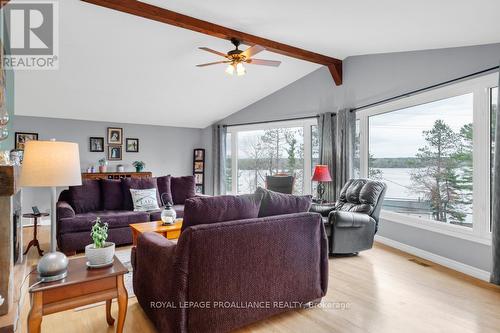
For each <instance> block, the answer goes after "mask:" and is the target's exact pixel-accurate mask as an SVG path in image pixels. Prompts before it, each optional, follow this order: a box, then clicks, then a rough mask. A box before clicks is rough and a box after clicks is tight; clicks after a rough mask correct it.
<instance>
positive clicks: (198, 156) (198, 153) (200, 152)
mask: <svg viewBox="0 0 500 333" xmlns="http://www.w3.org/2000/svg"><path fill="white" fill-rule="evenodd" d="M194 160H195V161H204V160H205V149H195V150H194Z"/></svg>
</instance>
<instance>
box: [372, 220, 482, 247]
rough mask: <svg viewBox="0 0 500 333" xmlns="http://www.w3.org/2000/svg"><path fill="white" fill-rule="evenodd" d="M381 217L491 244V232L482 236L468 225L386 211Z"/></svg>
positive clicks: (414, 226)
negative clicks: (444, 222) (462, 225)
mask: <svg viewBox="0 0 500 333" xmlns="http://www.w3.org/2000/svg"><path fill="white" fill-rule="evenodd" d="M380 218H381V219H383V220H387V221H389V222H393V223H399V224H404V225H407V226H410V227H413V228H418V229H424V230H428V231H432V232H435V233H439V234H443V235H446V236H451V237H455V238H460V239H464V240H468V241H471V242H475V243H480V244H484V245H489V246H491V233H488V235H487V236H483V237H481V236H480V235H478V234H477V233H475V231H474V230H473V229H467V228H466V227H460V226H455V225H450V224H440V223H439V222H433V221H427V220H423V219H418V218H414V217H411V216H405V215H402V214H397V213H391V212H384V211H383V212H382V213H381V216H380Z"/></svg>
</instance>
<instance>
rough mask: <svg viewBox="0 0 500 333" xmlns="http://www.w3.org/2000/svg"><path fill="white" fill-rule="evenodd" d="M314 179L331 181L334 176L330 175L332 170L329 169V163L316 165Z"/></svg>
mask: <svg viewBox="0 0 500 333" xmlns="http://www.w3.org/2000/svg"><path fill="white" fill-rule="evenodd" d="M312 180H313V181H316V182H331V181H332V177H331V176H330V171H328V165H316V167H314V175H313V177H312Z"/></svg>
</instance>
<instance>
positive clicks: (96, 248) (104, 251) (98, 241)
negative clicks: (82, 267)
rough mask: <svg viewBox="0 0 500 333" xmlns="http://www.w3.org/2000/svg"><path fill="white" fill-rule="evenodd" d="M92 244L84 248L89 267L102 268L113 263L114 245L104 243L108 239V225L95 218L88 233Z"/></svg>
mask: <svg viewBox="0 0 500 333" xmlns="http://www.w3.org/2000/svg"><path fill="white" fill-rule="evenodd" d="M90 236H91V237H92V240H93V243H92V244H89V245H87V246H85V256H86V257H87V260H88V261H89V262H88V265H89V266H103V265H107V264H110V263H112V262H113V256H114V255H115V243H112V242H106V239H107V238H108V224H107V223H103V222H101V219H100V218H99V217H97V218H96V219H95V221H94V225H93V226H92V231H91V232H90Z"/></svg>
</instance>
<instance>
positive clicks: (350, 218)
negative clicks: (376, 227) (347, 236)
mask: <svg viewBox="0 0 500 333" xmlns="http://www.w3.org/2000/svg"><path fill="white" fill-rule="evenodd" d="M329 219H330V223H331V224H332V225H333V226H334V227H336V228H361V227H363V226H366V225H368V224H371V223H373V224H376V223H375V220H374V219H373V218H372V217H371V216H370V215H368V214H363V213H356V212H344V211H339V210H336V211H332V212H331V213H330V215H329Z"/></svg>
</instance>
